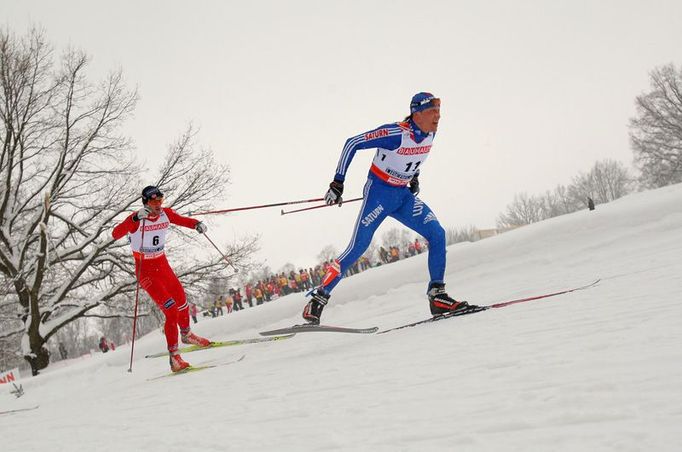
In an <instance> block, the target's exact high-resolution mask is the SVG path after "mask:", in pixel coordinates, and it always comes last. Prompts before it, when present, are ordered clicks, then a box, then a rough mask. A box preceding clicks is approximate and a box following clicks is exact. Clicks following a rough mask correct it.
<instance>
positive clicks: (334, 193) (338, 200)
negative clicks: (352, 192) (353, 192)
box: [324, 179, 343, 207]
mask: <svg viewBox="0 0 682 452" xmlns="http://www.w3.org/2000/svg"><path fill="white" fill-rule="evenodd" d="M342 194H343V182H341V181H339V180H336V179H334V180H333V181H332V183H331V184H329V190H327V194H326V195H324V202H326V203H327V205H329V206H331V205H332V204H338V205H339V207H341V204H342V203H343V198H342V197H341V195H342Z"/></svg>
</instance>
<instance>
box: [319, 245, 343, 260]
mask: <svg viewBox="0 0 682 452" xmlns="http://www.w3.org/2000/svg"><path fill="white" fill-rule="evenodd" d="M338 255H339V252H338V251H336V247H335V246H334V245H327V246H325V247H324V248H322V250H321V251H320V252H319V254H318V255H317V260H318V261H319V262H327V261H329V260H331V259H335V258H336V257H338Z"/></svg>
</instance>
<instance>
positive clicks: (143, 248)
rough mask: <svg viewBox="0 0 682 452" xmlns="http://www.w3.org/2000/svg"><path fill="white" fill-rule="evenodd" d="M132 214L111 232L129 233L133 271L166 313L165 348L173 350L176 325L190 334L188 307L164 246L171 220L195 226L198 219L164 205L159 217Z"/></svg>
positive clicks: (176, 342) (173, 222)
mask: <svg viewBox="0 0 682 452" xmlns="http://www.w3.org/2000/svg"><path fill="white" fill-rule="evenodd" d="M134 216H135V214H132V215H130V216H128V217H127V218H126V219H125V220H123V222H121V223H120V224H118V225H116V227H114V230H113V231H112V234H111V235H112V236H113V237H114V239H115V240H118V239H120V238H122V237H123V236H125V235H126V234H127V235H128V239H129V240H130V247H131V249H132V251H133V256H134V257H135V274H136V275H138V281H139V282H140V286H142V288H143V289H144V290H146V291H147V293H148V294H149V296H150V297H151V298H152V300H154V302H155V303H156V304H157V305H158V306H159V308H161V310H162V311H163V313H164V314H165V316H166V324H165V326H164V331H165V333H166V342H167V343H168V350H169V351H171V352H173V351H175V350H177V349H178V327H180V330H181V331H182V333H183V334H184V333H189V330H190V326H189V310H188V305H187V297H186V296H185V289H183V287H182V284H181V283H180V281H179V280H178V277H177V276H176V275H175V273H174V272H173V269H172V268H171V267H170V265H169V263H168V260H167V259H166V253H165V252H164V247H165V245H166V239H167V237H168V233H169V228H170V225H171V223H172V224H176V225H178V226H184V227H186V228H194V227H195V226H196V225H197V223H199V221H198V220H195V219H193V218H189V217H184V216H182V215H180V214H178V213H176V212H175V211H174V210H172V209H169V208H167V207H164V208H163V209H162V211H161V214H160V215H159V216H158V217H149V218H147V219H146V220H144V221H135V220H134V219H133V217H134ZM142 224H144V234H143V232H142V227H141V226H142Z"/></svg>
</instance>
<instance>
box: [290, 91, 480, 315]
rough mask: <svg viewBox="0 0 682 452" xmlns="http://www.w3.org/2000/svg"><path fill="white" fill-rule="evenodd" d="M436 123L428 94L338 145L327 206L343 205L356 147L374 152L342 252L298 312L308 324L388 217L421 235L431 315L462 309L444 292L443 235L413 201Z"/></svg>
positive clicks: (435, 103)
mask: <svg viewBox="0 0 682 452" xmlns="http://www.w3.org/2000/svg"><path fill="white" fill-rule="evenodd" d="M439 120H440V99H438V98H436V97H435V96H434V95H433V94H431V93H425V92H422V93H418V94H416V95H415V96H414V97H412V101H411V103H410V116H408V117H407V118H405V120H404V121H402V122H397V123H392V124H386V125H383V126H381V127H379V128H377V129H374V130H371V131H369V132H366V133H361V134H360V135H356V136H354V137H351V138H349V139H348V140H347V141H346V144H345V146H344V147H343V152H342V153H341V158H340V159H339V164H338V166H337V167H336V174H335V175H334V180H333V181H332V183H331V184H329V190H328V191H327V193H326V195H325V201H326V203H327V204H330V205H331V204H339V205H341V203H342V202H343V200H342V194H343V182H344V180H345V177H346V171H347V170H348V167H349V166H350V163H351V161H352V160H353V156H354V155H355V153H356V152H357V151H358V150H360V149H376V150H377V151H376V154H375V156H374V160H373V161H372V166H371V168H370V170H369V175H368V177H367V183H366V184H365V188H364V191H363V195H364V199H363V204H362V208H361V209H360V214H359V215H358V219H357V221H356V223H355V229H354V230H353V235H352V237H351V240H350V244H349V245H348V248H346V250H345V251H344V252H343V253H342V254H341V256H339V257H338V259H336V260H335V261H334V263H333V265H332V266H331V267H330V269H329V270H328V272H327V274H326V275H325V277H324V280H323V281H322V284H321V285H320V286H319V287H318V288H317V289H316V290H314V291H313V292H312V299H311V300H310V302H309V303H308V304H307V305H306V307H305V309H304V310H303V318H304V319H305V320H307V321H308V322H309V323H312V324H318V323H320V316H321V315H322V310H323V309H324V307H325V306H326V304H327V302H328V301H329V297H330V294H331V291H332V290H333V289H334V287H335V286H336V285H337V284H338V283H339V281H340V280H341V277H342V275H343V274H344V272H345V271H346V270H347V269H348V267H350V266H351V265H353V264H354V263H355V261H356V260H357V259H358V258H359V257H360V256H362V253H364V252H365V250H366V249H367V247H368V246H369V244H370V242H371V241H372V236H373V235H374V232H375V231H376V229H377V228H378V227H379V225H380V224H381V222H382V221H384V219H385V218H386V217H388V216H390V217H393V218H395V219H396V220H398V221H400V222H401V223H402V224H404V225H405V226H407V227H408V228H410V229H412V230H414V231H415V232H417V233H418V234H420V235H422V236H423V237H424V238H426V240H428V242H429V273H430V276H431V281H430V282H429V286H428V289H427V296H428V299H429V305H430V308H431V313H432V314H433V315H438V314H442V313H445V312H450V311H457V310H460V309H466V308H467V307H468V306H469V305H468V304H467V303H466V302H465V301H456V300H454V299H452V298H450V297H449V296H448V294H447V293H446V292H445V283H444V281H443V277H444V274H445V231H444V230H443V227H442V226H441V225H440V223H439V222H438V219H437V218H436V216H435V215H434V213H433V212H432V211H431V209H429V207H428V206H427V205H426V204H425V203H424V202H423V201H422V200H421V199H419V198H418V197H417V194H418V193H419V171H420V169H421V165H422V164H423V163H424V161H425V160H426V158H427V157H428V155H429V152H430V150H431V144H432V142H433V138H434V136H435V134H436V130H437V129H438V121H439Z"/></svg>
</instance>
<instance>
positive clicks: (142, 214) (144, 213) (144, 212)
mask: <svg viewBox="0 0 682 452" xmlns="http://www.w3.org/2000/svg"><path fill="white" fill-rule="evenodd" d="M150 213H152V209H150V208H149V207H147V206H144V207H143V208H141V209H140V210H138V211H137V213H136V214H135V217H137V221H140V220H146V219H147V218H148V217H149V214H150ZM133 219H135V218H133Z"/></svg>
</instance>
